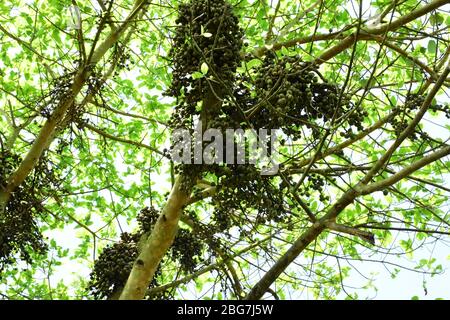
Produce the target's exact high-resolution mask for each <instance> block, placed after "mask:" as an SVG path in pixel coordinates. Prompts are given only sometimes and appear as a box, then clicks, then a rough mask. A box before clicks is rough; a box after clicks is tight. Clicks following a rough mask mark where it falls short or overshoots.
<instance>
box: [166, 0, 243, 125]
mask: <svg viewBox="0 0 450 320" xmlns="http://www.w3.org/2000/svg"><path fill="white" fill-rule="evenodd" d="M178 12H179V15H178V18H177V20H176V23H177V27H176V32H175V37H174V39H173V40H174V43H173V46H172V50H171V51H170V58H171V60H172V67H173V72H172V77H173V78H172V85H171V88H170V90H169V91H168V92H167V94H168V95H171V96H174V97H177V98H179V104H178V105H177V107H176V108H175V112H174V114H173V117H172V119H171V124H172V126H174V127H180V126H183V127H188V126H189V125H190V124H191V122H190V121H189V119H191V117H192V116H193V115H196V114H197V115H198V114H199V113H200V108H199V104H200V103H201V102H202V101H203V100H204V99H208V95H209V96H210V97H212V96H217V97H220V98H223V97H224V96H225V95H227V92H226V89H225V88H233V85H234V75H235V72H236V68H237V67H238V66H239V64H240V61H241V57H240V51H241V48H242V44H243V41H242V36H243V32H242V30H241V29H240V28H239V24H238V22H239V19H238V18H237V16H235V15H234V13H233V8H232V6H231V5H230V4H229V3H227V2H226V1H224V0H217V1H209V0H195V1H194V0H192V1H190V2H189V3H187V4H180V6H179V8H178ZM202 69H203V70H202ZM201 72H203V75H202V76H201V77H198V76H195V75H196V74H197V75H198V74H199V73H201ZM212 98H214V97H212ZM219 111H220V110H216V112H217V113H216V114H218V113H219Z"/></svg>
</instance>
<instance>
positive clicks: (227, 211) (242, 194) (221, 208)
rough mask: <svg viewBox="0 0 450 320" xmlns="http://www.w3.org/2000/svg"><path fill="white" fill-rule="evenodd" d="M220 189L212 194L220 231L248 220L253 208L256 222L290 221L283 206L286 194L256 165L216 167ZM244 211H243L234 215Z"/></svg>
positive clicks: (216, 225)
mask: <svg viewBox="0 0 450 320" xmlns="http://www.w3.org/2000/svg"><path fill="white" fill-rule="evenodd" d="M215 174H216V175H217V177H218V186H217V188H218V190H217V192H216V194H215V195H214V196H213V197H212V202H213V204H214V214H213V220H214V222H215V229H216V231H217V232H224V231H228V230H229V229H230V228H231V227H232V226H238V227H239V226H244V225H246V223H248V221H249V220H248V215H249V214H250V213H251V212H250V211H254V212H256V218H255V222H256V224H259V223H265V222H268V221H274V222H288V221H289V215H288V214H287V211H286V210H285V208H284V206H283V194H282V193H281V192H280V191H279V190H278V189H277V188H276V187H275V186H274V185H273V182H272V181H271V180H272V179H271V178H268V177H264V176H262V175H261V172H260V171H259V169H258V168H257V167H256V166H254V165H229V166H227V167H217V169H216V170H215ZM236 212H241V214H233V213H236Z"/></svg>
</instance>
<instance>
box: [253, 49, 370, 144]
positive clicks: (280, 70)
mask: <svg viewBox="0 0 450 320" xmlns="http://www.w3.org/2000/svg"><path fill="white" fill-rule="evenodd" d="M255 90H256V92H257V93H258V96H259V97H260V99H259V101H258V102H257V103H256V105H255V106H252V107H251V108H250V109H248V110H246V111H247V113H248V114H249V115H250V116H251V118H250V121H251V122H252V124H253V125H254V127H255V128H280V129H282V130H283V131H284V132H285V133H286V134H287V135H289V136H291V137H292V138H294V139H299V138H300V137H301V130H299V128H300V127H303V126H305V127H307V128H309V129H313V130H312V132H313V134H314V133H318V132H319V131H318V130H314V128H315V127H316V126H317V123H320V124H321V125H324V124H326V123H329V122H330V121H335V123H337V121H339V120H340V119H342V118H344V117H346V122H347V123H348V125H349V126H354V127H356V129H357V130H362V129H363V125H362V123H363V119H364V117H365V116H367V115H368V114H367V112H366V111H364V110H363V109H361V108H355V107H354V105H353V104H352V103H351V101H350V97H348V96H347V95H345V94H342V95H341V89H340V88H339V87H338V86H337V85H335V84H330V83H328V82H323V81H322V82H321V81H319V77H318V70H317V68H316V67H315V66H314V65H311V64H310V63H305V62H302V61H301V59H300V57H288V56H285V57H283V58H280V59H277V58H276V57H275V55H274V54H272V55H267V56H266V59H265V60H264V63H263V65H262V66H261V67H260V69H259V71H258V74H257V76H256V79H255ZM318 120H320V121H318ZM315 138H318V137H315Z"/></svg>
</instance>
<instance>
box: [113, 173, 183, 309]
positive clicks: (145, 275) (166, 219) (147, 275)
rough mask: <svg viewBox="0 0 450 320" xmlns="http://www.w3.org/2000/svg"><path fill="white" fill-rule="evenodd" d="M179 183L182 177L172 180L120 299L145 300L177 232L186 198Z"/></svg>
mask: <svg viewBox="0 0 450 320" xmlns="http://www.w3.org/2000/svg"><path fill="white" fill-rule="evenodd" d="M182 180H183V177H182V176H179V177H178V178H177V179H176V180H175V184H174V186H173V188H172V192H171V193H170V196H169V199H168V200H167V203H166V205H165V207H164V209H163V210H162V212H161V215H160V216H159V218H158V221H157V222H156V224H155V226H154V227H153V230H152V232H151V233H150V235H149V236H148V238H147V240H146V241H145V242H144V244H143V248H142V251H141V252H140V254H139V256H138V258H137V259H136V261H135V262H134V265H133V268H132V270H131V272H130V276H129V277H128V280H127V283H126V285H125V287H124V289H123V291H122V294H121V295H120V300H140V299H143V298H144V296H145V293H146V292H147V289H148V285H149V283H150V282H151V280H152V279H153V276H154V275H155V272H156V269H157V268H158V265H159V263H160V262H161V260H162V258H163V257H164V255H165V254H166V252H167V250H169V248H170V246H171V245H172V243H173V241H174V239H175V236H176V233H177V231H178V222H179V220H180V216H181V212H182V209H183V207H184V205H185V204H186V202H187V200H188V198H189V195H188V194H187V193H186V192H185V191H184V190H183V189H182Z"/></svg>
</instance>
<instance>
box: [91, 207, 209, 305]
mask: <svg viewBox="0 0 450 320" xmlns="http://www.w3.org/2000/svg"><path fill="white" fill-rule="evenodd" d="M159 215H160V214H159V212H158V210H156V209H155V208H153V207H150V208H148V207H147V208H144V209H142V210H141V212H140V213H139V214H138V216H137V220H138V223H139V229H138V230H137V231H136V232H135V233H131V234H130V233H126V232H125V233H122V235H121V238H120V241H119V242H117V243H115V244H113V245H109V246H107V247H106V248H105V249H104V250H103V251H102V253H101V254H100V256H99V257H98V259H97V260H96V261H95V264H94V268H93V270H92V272H91V275H90V282H89V287H88V289H89V291H90V292H91V294H92V296H93V297H94V298H95V299H104V298H110V297H112V296H113V295H114V294H115V293H116V292H117V291H118V290H119V291H120V290H121V289H122V288H123V286H124V285H125V283H126V281H127V279H128V276H129V275H130V272H131V269H132V267H133V264H134V262H135V260H136V259H137V257H138V255H139V249H140V241H141V240H142V237H143V235H144V234H148V232H150V231H151V230H152V228H153V226H154V224H155V223H156V220H157V219H158V217H159ZM203 248H204V245H203V243H202V242H201V240H199V238H196V237H194V236H193V234H192V233H191V232H189V231H187V230H183V229H180V230H179V232H178V234H177V236H176V237H175V241H174V244H173V245H172V248H171V255H170V256H171V258H172V261H174V262H177V263H179V265H180V267H181V270H183V271H184V272H193V271H194V270H195V268H196V266H197V265H198V263H200V261H202V258H201V256H202V252H203ZM162 264H164V263H162ZM160 274H161V269H160V267H158V269H157V271H156V273H155V276H154V277H153V280H152V282H151V283H150V285H149V288H153V287H157V286H158V285H159V283H158V276H159V275H160ZM167 294H169V293H168V292H164V293H162V296H161V297H165V296H167ZM152 298H157V297H152Z"/></svg>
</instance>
